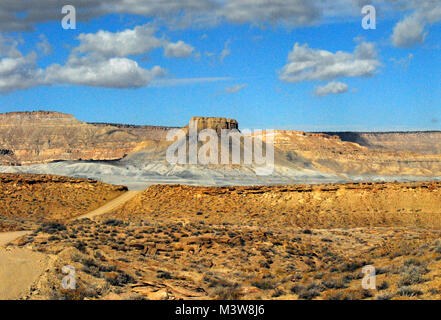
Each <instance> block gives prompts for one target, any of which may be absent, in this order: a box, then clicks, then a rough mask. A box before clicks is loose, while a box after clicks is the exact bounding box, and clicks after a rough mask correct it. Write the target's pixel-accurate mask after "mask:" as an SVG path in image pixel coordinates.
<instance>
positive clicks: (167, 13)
mask: <svg viewBox="0 0 441 320" xmlns="http://www.w3.org/2000/svg"><path fill="white" fill-rule="evenodd" d="M356 2H357V1H354V0H338V1H337V0H336V1H332V3H331V4H329V3H327V1H323V0H310V1H304V0H271V1H268V0H222V1H219V0H173V1H171V0H106V1H105V2H103V1H102V0H70V1H69V4H70V5H73V6H74V7H75V8H76V9H77V16H78V21H87V20H89V19H91V18H94V17H99V16H103V15H106V14H135V15H141V16H145V17H153V18H156V19H160V20H162V21H164V22H166V23H172V24H175V25H178V26H182V25H188V24H192V23H195V24H205V25H210V24H211V25H212V24H216V23H220V22H221V21H225V20H226V21H229V22H234V23H252V24H265V23H273V24H274V23H284V24H287V25H292V26H298V25H310V24H313V23H315V22H318V21H320V19H321V18H322V17H323V16H327V15H331V16H333V15H341V13H342V12H344V13H345V14H349V13H350V14H354V13H357V14H359V12H357V10H355V8H358V4H357V3H356ZM65 4H66V3H65V1H63V0H39V1H38V6H33V7H32V8H31V9H30V8H29V1H28V0H2V1H1V2H0V30H1V31H24V30H32V29H33V28H34V26H35V24H37V23H40V22H47V21H60V20H61V17H62V15H61V8H62V7H63V6H64V5H65ZM348 8H351V9H354V10H349V9H348Z"/></svg>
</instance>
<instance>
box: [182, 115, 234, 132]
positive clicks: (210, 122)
mask: <svg viewBox="0 0 441 320" xmlns="http://www.w3.org/2000/svg"><path fill="white" fill-rule="evenodd" d="M189 126H196V128H197V131H198V132H199V131H201V130H204V129H213V130H215V131H216V132H217V133H218V134H220V133H221V131H222V130H223V129H226V130H233V129H237V130H239V123H238V122H237V120H234V119H227V118H218V117H192V118H191V119H190V124H189Z"/></svg>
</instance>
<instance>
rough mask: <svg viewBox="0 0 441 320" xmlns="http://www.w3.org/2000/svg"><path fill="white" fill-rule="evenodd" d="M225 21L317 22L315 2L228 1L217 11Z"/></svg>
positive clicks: (298, 0) (317, 11)
mask: <svg viewBox="0 0 441 320" xmlns="http://www.w3.org/2000/svg"><path fill="white" fill-rule="evenodd" d="M218 14H219V15H220V16H222V17H225V18H226V19H227V20H230V21H233V22H238V23H245V22H273V23H274V22H285V23H288V24H292V25H308V24H311V23H313V22H315V21H317V20H319V18H320V15H321V11H320V7H319V6H318V5H317V1H304V0H273V1H268V0H228V1H226V3H225V5H224V6H222V7H221V8H220V9H219V10H218Z"/></svg>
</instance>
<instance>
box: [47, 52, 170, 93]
mask: <svg viewBox="0 0 441 320" xmlns="http://www.w3.org/2000/svg"><path fill="white" fill-rule="evenodd" d="M164 74H165V70H164V69H162V68H161V67H159V66H155V67H153V68H152V69H151V70H146V69H143V68H141V67H140V66H139V65H138V63H137V62H136V61H134V60H130V59H127V58H110V59H101V60H95V59H93V58H90V57H82V58H77V57H71V58H70V59H69V60H68V62H67V63H66V65H64V66H61V65H59V64H54V65H51V66H50V67H48V68H47V70H46V78H45V79H46V82H47V83H59V84H74V85H83V86H92V87H106V88H117V89H127V88H140V87H144V86H147V85H148V84H150V83H151V82H152V81H153V80H154V79H155V78H156V77H160V76H163V75H164Z"/></svg>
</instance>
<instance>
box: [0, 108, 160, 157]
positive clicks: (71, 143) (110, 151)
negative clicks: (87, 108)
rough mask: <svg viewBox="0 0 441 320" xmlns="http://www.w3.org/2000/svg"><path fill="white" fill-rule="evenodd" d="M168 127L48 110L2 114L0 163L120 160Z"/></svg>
mask: <svg viewBox="0 0 441 320" xmlns="http://www.w3.org/2000/svg"><path fill="white" fill-rule="evenodd" d="M168 129H169V128H167V127H154V126H129V125H114V124H105V123H103V124H91V123H86V122H82V121H79V120H77V119H75V117H74V116H73V115H69V114H64V113H59V112H48V111H37V112H13V113H5V114H0V164H2V165H28V164H36V163H47V162H52V161H59V160H118V159H121V158H123V157H124V156H125V155H127V154H129V153H130V152H132V151H133V150H134V149H135V148H136V147H137V146H138V144H140V143H142V142H145V141H151V140H153V141H161V140H164V139H165V136H166V134H167V130H168Z"/></svg>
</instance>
